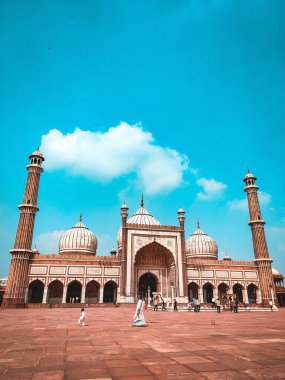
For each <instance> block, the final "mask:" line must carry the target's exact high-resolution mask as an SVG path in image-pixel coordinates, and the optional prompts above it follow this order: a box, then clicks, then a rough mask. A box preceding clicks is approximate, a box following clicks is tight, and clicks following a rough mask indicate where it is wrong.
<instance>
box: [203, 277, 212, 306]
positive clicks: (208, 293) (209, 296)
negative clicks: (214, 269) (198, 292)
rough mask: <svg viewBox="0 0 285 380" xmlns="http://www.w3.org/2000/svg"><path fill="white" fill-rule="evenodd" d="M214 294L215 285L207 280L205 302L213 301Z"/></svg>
mask: <svg viewBox="0 0 285 380" xmlns="http://www.w3.org/2000/svg"><path fill="white" fill-rule="evenodd" d="M213 294H214V285H213V284H211V283H210V282H206V284H204V285H203V298H204V303H211V302H212V298H213Z"/></svg>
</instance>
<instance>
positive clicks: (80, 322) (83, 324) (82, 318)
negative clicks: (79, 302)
mask: <svg viewBox="0 0 285 380" xmlns="http://www.w3.org/2000/svg"><path fill="white" fill-rule="evenodd" d="M85 320H86V313H85V311H84V309H83V308H82V309H81V315H80V318H79V320H78V324H79V325H80V326H85Z"/></svg>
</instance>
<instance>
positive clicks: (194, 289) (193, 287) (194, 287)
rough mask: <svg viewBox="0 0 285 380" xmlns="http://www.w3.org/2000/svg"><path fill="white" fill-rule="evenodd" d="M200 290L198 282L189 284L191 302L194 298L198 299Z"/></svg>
mask: <svg viewBox="0 0 285 380" xmlns="http://www.w3.org/2000/svg"><path fill="white" fill-rule="evenodd" d="M198 289H199V286H198V284H196V282H193V281H192V282H190V283H189V284H188V299H189V301H191V302H192V301H193V298H198Z"/></svg>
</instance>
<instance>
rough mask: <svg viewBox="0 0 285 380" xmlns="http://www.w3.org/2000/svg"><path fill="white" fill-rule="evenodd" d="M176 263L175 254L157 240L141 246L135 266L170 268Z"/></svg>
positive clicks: (136, 256)
mask: <svg viewBox="0 0 285 380" xmlns="http://www.w3.org/2000/svg"><path fill="white" fill-rule="evenodd" d="M173 264H175V260H174V257H173V254H172V253H171V252H170V251H169V249H167V248H166V247H164V246H163V245H161V244H159V243H157V242H156V241H154V242H152V243H149V244H147V245H145V246H143V247H142V248H140V249H139V250H138V251H137V253H136V255H135V266H151V267H160V268H161V267H163V268H169V267H171V266H172V265H173Z"/></svg>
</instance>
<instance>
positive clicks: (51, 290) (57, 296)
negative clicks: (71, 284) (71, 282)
mask: <svg viewBox="0 0 285 380" xmlns="http://www.w3.org/2000/svg"><path fill="white" fill-rule="evenodd" d="M62 295H63V283H62V282H61V281H59V280H54V281H52V282H51V283H50V284H49V286H48V294H47V303H49V304H59V303H62Z"/></svg>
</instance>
